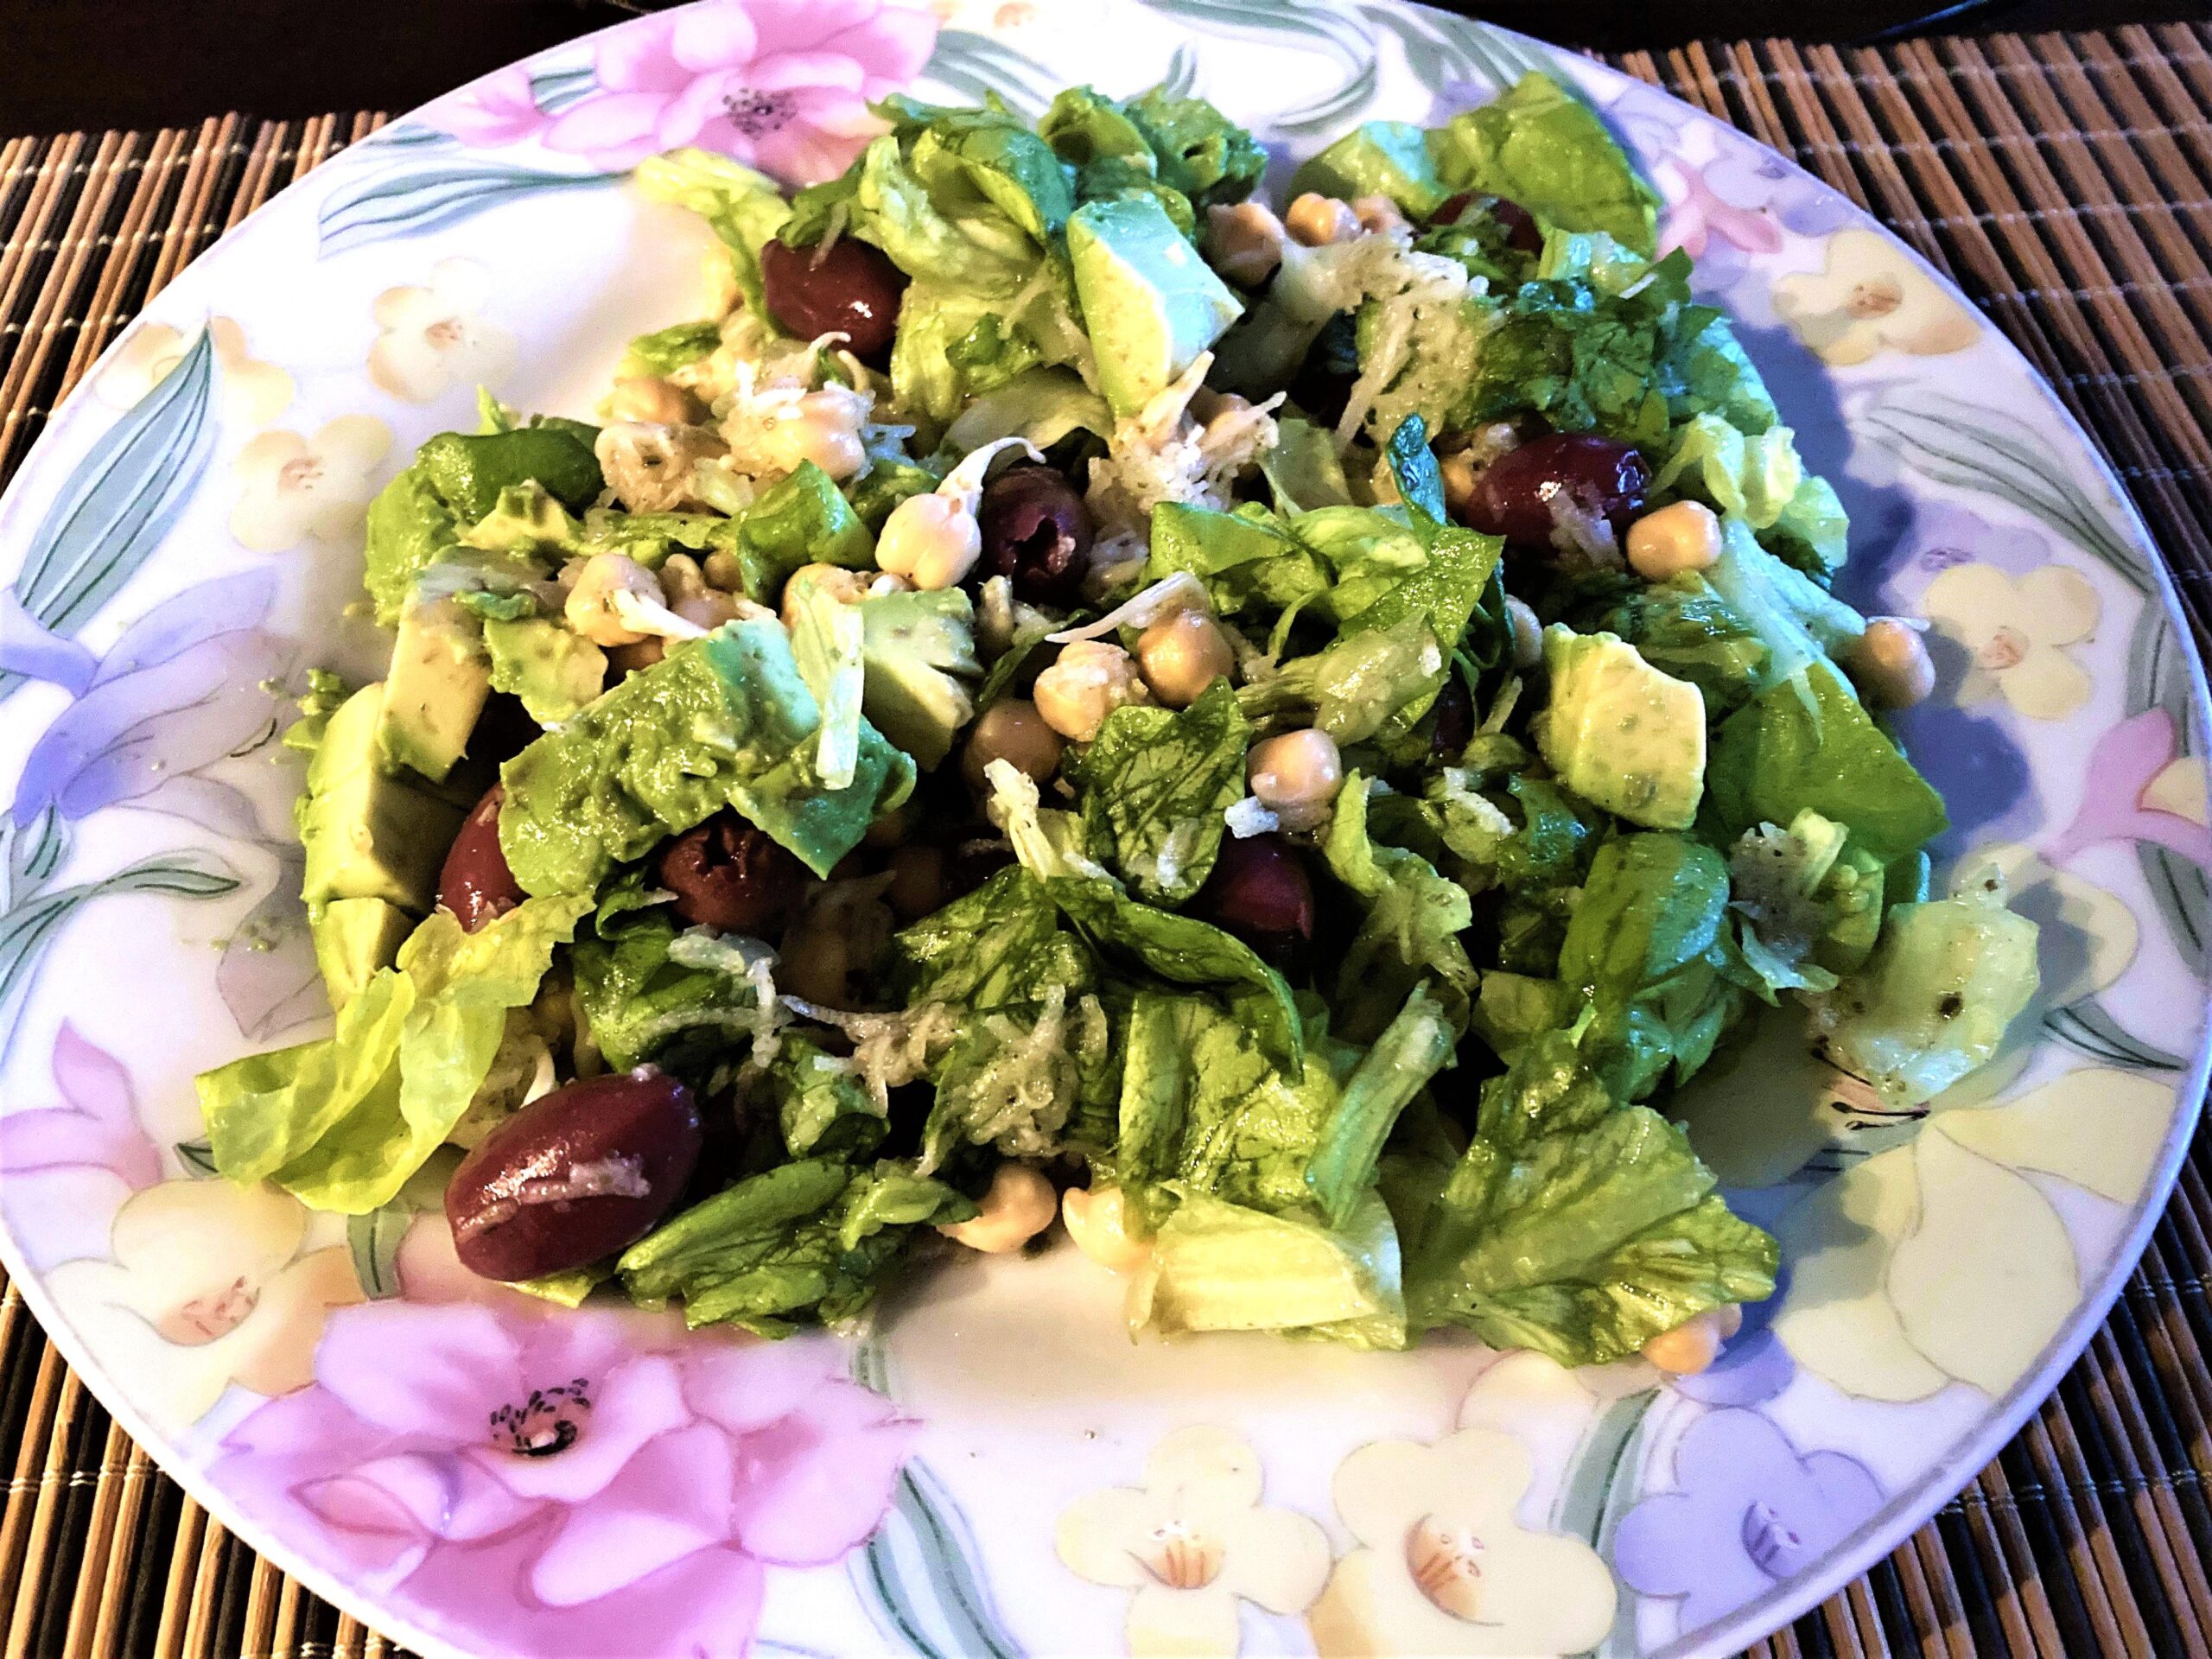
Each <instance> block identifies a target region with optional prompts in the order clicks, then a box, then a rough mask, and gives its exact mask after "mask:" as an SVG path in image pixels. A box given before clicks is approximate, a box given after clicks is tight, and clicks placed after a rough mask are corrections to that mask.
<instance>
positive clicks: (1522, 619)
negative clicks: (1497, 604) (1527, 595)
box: [1505, 594, 1544, 674]
mask: <svg viewBox="0 0 2212 1659" xmlns="http://www.w3.org/2000/svg"><path fill="white" fill-rule="evenodd" d="M1505 625H1506V627H1507V628H1508V629H1509V630H1510V632H1511V634H1512V638H1513V666H1514V667H1516V668H1517V669H1519V670H1520V671H1522V673H1523V674H1526V673H1529V672H1530V671H1532V670H1534V669H1535V668H1536V667H1538V666H1539V665H1540V664H1541V663H1542V662H1543V660H1544V625H1543V624H1542V623H1541V622H1540V621H1538V620H1536V613H1535V611H1534V610H1532V609H1531V608H1530V607H1529V603H1528V601H1526V600H1520V599H1516V598H1514V597H1513V595H1512V594H1507V595H1506V596H1505Z"/></svg>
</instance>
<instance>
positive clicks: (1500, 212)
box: [1428, 190, 1544, 253]
mask: <svg viewBox="0 0 2212 1659" xmlns="http://www.w3.org/2000/svg"><path fill="white" fill-rule="evenodd" d="M1476 207H1481V208H1486V209H1487V210H1488V212H1489V213H1490V216H1491V218H1492V219H1496V220H1497V222H1498V223H1499V224H1500V225H1501V226H1503V227H1504V230H1505V245H1506V246H1507V247H1509V248H1511V249H1512V250H1513V251H1515V252H1516V253H1541V252H1542V251H1544V233H1543V232H1542V231H1541V229H1539V228H1538V226H1537V225H1536V216H1535V214H1534V213H1530V212H1529V210H1528V209H1527V208H1526V207H1522V205H1521V204H1520V203H1519V202H1517V201H1514V200H1510V199H1509V198H1507V197H1504V196H1485V195H1484V194H1481V193H1480V192H1479V191H1474V190H1462V191H1460V192H1459V194H1458V195H1456V196H1446V198H1445V199H1444V201H1443V203H1442V205H1441V206H1440V207H1438V208H1437V210H1436V211H1435V212H1434V213H1431V214H1430V215H1429V216H1428V222H1429V223H1430V224H1432V225H1457V224H1458V223H1459V220H1460V219H1461V218H1462V217H1464V216H1465V213H1467V211H1468V210H1469V209H1470V208H1476Z"/></svg>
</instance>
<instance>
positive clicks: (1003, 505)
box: [978, 465, 1090, 605]
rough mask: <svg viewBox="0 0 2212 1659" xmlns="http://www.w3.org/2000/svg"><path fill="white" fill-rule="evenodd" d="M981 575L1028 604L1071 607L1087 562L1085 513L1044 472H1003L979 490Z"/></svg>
mask: <svg viewBox="0 0 2212 1659" xmlns="http://www.w3.org/2000/svg"><path fill="white" fill-rule="evenodd" d="M978 522H979V523H980V524H981V525H982V531H983V574H984V575H994V576H1007V577H1010V578H1012V580H1013V582H1014V593H1015V594H1016V595H1017V596H1018V597H1020V598H1022V599H1026V600H1027V601H1029V602H1030V603H1031V604H1033V605H1071V604H1073V603H1074V602H1075V601H1076V600H1077V598H1078V597H1079V596H1080V594H1082V591H1083V578H1084V574H1085V573H1086V572H1087V571H1088V570H1089V569H1090V508H1088V507H1086V506H1084V505H1083V498H1082V497H1081V496H1079V495H1077V493H1075V486H1074V485H1072V484H1071V483H1069V482H1068V481H1067V480H1066V479H1065V478H1064V477H1062V476H1061V475H1060V474H1058V473H1057V472H1055V471H1054V470H1053V469H1052V467H1038V466H1033V465H1029V466H1019V467H1007V469H1006V470H1005V471H1004V472H1002V473H1001V474H999V475H998V476H997V477H996V478H994V479H993V480H991V481H990V482H989V483H988V485H986V486H984V487H983V505H982V512H981V514H980V515H979V516H978Z"/></svg>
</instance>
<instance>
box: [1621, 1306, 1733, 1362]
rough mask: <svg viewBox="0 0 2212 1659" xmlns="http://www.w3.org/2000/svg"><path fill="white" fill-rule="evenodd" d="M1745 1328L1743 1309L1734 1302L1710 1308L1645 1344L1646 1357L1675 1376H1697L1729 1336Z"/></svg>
mask: <svg viewBox="0 0 2212 1659" xmlns="http://www.w3.org/2000/svg"><path fill="white" fill-rule="evenodd" d="M1743 1328H1744V1310H1743V1309H1742V1308H1741V1307H1739V1306H1737V1305H1736V1304H1735V1303H1733V1302H1724V1303H1722V1304H1721V1305H1720V1306H1719V1307H1714V1308H1708V1309H1707V1310H1706V1311H1705V1312H1704V1313H1700V1314H1698V1315H1697V1316H1696V1317H1694V1319H1688V1320H1685V1321H1684V1322H1683V1323H1682V1324H1681V1325H1676V1326H1675V1328H1674V1329H1673V1330H1671V1331H1662V1332H1660V1333H1659V1334H1658V1335H1657V1336H1656V1337H1654V1338H1651V1340H1650V1341H1649V1342H1647V1343H1645V1344H1643V1357H1644V1358H1646V1359H1648V1360H1649V1361H1650V1362H1651V1363H1652V1364H1653V1365H1654V1366H1655V1367H1656V1368H1657V1369H1658V1370H1662V1371H1665V1372H1667V1373H1668V1374H1669V1375H1670V1376H1696V1375H1697V1373H1698V1372H1700V1371H1702V1370H1707V1368H1708V1367H1710V1366H1711V1365H1712V1363H1713V1361H1714V1360H1716V1359H1718V1358H1719V1357H1720V1350H1721V1348H1722V1346H1723V1345H1724V1344H1726V1342H1727V1340H1728V1338H1731V1337H1732V1336H1734V1335H1735V1334H1736V1333H1737V1332H1738V1331H1740V1330H1742V1329H1743Z"/></svg>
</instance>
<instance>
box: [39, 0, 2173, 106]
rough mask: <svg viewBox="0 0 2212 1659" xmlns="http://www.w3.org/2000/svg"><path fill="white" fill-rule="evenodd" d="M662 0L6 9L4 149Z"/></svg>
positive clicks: (2158, 18)
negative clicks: (29, 136)
mask: <svg viewBox="0 0 2212 1659" xmlns="http://www.w3.org/2000/svg"><path fill="white" fill-rule="evenodd" d="M654 3H655V0H620V3H618V0H365V3H352V4H348V3H346V0H221V3H214V0H0V137H6V136H12V135H16V134H22V133H47V132H60V131H67V130H74V129H91V130H101V129H105V128H111V127H116V128H143V127H153V126H162V125H175V124H181V123H185V122H189V121H195V120H198V119H200V118H201V117H203V116H207V115H212V114H216V113H219V112H220V111H226V110H239V111H245V112H246V113H249V114H252V115H259V116H268V117H279V118H281V117H290V116H303V115H312V114H317V113H320V112H321V111H326V110H364V109H382V110H393V111H398V110H405V109H409V108H411V107H413V106H414V105H416V104H419V103H421V102H423V100H424V99H429V98H431V97H434V96H435V95H436V94H437V93H439V92H444V91H446V90H448V88H450V87H453V86H457V85H459V84H460V83H461V82H463V81H466V80H468V79H472V78H473V77H474V76H476V75H479V74H481V73H485V72H486V71H487V70H491V69H495V68H497V67H499V66H500V65H502V64H505V63H507V62H510V61H512V60H514V59H516V58H518V57H522V56H524V55H525V54H528V53H531V52H534V51H537V49H538V48H542V47H545V46H550V45H551V44H552V43H554V42H555V41H562V40H566V39H569V38H570V37H572V36H574V35H581V34H583V33H586V32H587V31H588V30H591V29H598V28H601V27H602V26H604V25H606V24H607V23H611V22H620V20H621V19H622V18H623V17H624V16H626V15H628V14H630V13H632V12H636V11H640V10H651V9H652V5H653V4H654ZM2206 7H2207V0H1846V3H1829V4H1814V5H1791V6H1778V5H1777V4H1776V3H1774V0H1669V3H1665V4H1660V3H1656V0H1496V3H1469V0H1457V3H1452V4H1450V7H1449V9H1451V10H1462V11H1471V12H1473V13H1476V14H1477V15H1479V16H1484V17H1486V18H1488V19H1490V20H1491V21H1492V22H1500V23H1504V24H1508V25H1510V26H1511V27H1514V28H1518V29H1526V30H1528V31H1529V33H1531V34H1535V35H1542V36H1543V37H1544V38H1546V39H1548V40H1551V41H1557V42H1559V43H1560V44H1562V45H1568V46H1580V47H1587V48H1593V49H1597V50H1608V51H1619V50H1623V49H1626V48H1636V47H1644V48H1658V47H1667V46H1675V45H1679V44H1681V43H1682V42H1684V41H1691V40H1695V39H1700V38H1707V39H1715V38H1718V39H1734V38H1739V37H1743V36H1746V35H1776V34H1787V35H1792V36H1794V37H1796V38H1797V39H1799V40H1826V41H1863V40H1868V39H1872V38H1876V37H1880V36H1886V35H1896V34H1897V33H1899V32H1901V31H1906V30H1910V29H1914V28H1916V27H1918V28H1929V29H1938V28H1940V29H1946V30H1951V31H1958V30H1962V29H2091V28H2098V27H2104V26H2108V25H2112V24H2116V23H2129V22H2145V23H2147V22H2172V21H2179V20H2186V19H2191V18H2197V17H2202V16H2205V15H2206Z"/></svg>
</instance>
